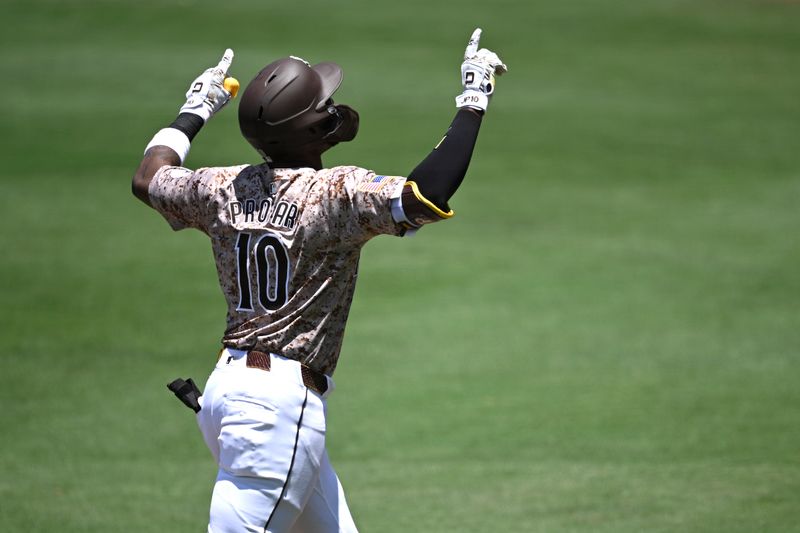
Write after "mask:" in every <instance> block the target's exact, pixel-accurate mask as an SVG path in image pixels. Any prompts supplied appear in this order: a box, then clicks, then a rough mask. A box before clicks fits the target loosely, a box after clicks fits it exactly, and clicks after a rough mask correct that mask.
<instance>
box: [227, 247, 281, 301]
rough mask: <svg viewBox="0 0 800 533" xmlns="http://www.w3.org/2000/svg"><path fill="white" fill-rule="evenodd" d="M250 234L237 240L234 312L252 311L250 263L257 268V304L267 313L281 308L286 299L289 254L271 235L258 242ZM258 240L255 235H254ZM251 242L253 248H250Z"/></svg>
mask: <svg viewBox="0 0 800 533" xmlns="http://www.w3.org/2000/svg"><path fill="white" fill-rule="evenodd" d="M252 237H253V236H252V234H250V233H240V234H239V238H238V239H237V240H236V274H237V281H238V282H239V305H238V307H237V308H236V310H237V311H253V290H252V288H251V283H250V266H251V263H254V264H255V267H256V294H257V295H258V303H259V304H260V305H261V307H263V308H264V309H266V310H268V311H275V310H276V309H280V308H281V307H283V306H284V304H285V303H286V301H287V300H288V298H289V296H288V295H289V252H287V251H286V247H285V246H284V245H283V243H282V242H281V241H280V239H278V237H276V236H275V235H273V234H271V233H266V234H263V235H262V236H261V237H260V238H258V239H257V240H255V239H253V238H252ZM257 237H258V236H257ZM251 241H255V242H252V249H251Z"/></svg>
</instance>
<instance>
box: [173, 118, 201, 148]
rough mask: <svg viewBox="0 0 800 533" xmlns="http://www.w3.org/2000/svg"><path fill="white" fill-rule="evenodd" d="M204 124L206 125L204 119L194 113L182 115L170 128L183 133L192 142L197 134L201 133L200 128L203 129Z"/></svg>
mask: <svg viewBox="0 0 800 533" xmlns="http://www.w3.org/2000/svg"><path fill="white" fill-rule="evenodd" d="M203 124H205V123H204V122H203V119H202V118H200V117H199V116H197V115H195V114H194V113H181V114H180V115H178V118H176V119H175V120H174V121H173V122H172V124H170V125H169V127H170V128H175V129H176V130H178V131H182V132H183V133H184V135H186V136H187V137H188V138H189V140H190V141H192V140H194V136H195V135H197V132H199V131H200V128H202V127H203Z"/></svg>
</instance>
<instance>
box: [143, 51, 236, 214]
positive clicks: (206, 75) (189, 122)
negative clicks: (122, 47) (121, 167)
mask: <svg viewBox="0 0 800 533" xmlns="http://www.w3.org/2000/svg"><path fill="white" fill-rule="evenodd" d="M232 61H233V50H231V49H230V48H228V49H227V50H226V51H225V54H224V55H223V56H222V59H221V60H220V61H219V63H218V64H217V65H216V66H214V67H211V68H209V69H207V70H206V71H205V72H203V73H202V74H201V75H200V76H198V77H197V78H196V79H195V80H194V81H193V82H192V84H191V85H190V86H189V90H188V91H187V92H186V103H184V104H183V106H182V107H181V109H180V113H179V115H178V118H176V119H175V120H174V121H173V122H172V124H170V125H169V126H168V127H166V128H164V129H162V130H160V131H159V132H158V133H156V135H155V137H153V139H152V140H151V141H150V143H149V144H148V145H147V147H146V148H145V153H144V157H143V158H142V162H141V163H140V164H139V168H138V169H137V170H136V173H135V174H134V175H133V181H132V184H131V185H132V190H133V194H134V196H136V197H137V198H138V199H139V200H141V201H142V202H144V203H145V204H147V205H151V204H150V196H149V193H148V190H149V188H150V182H151V181H152V180H153V176H155V174H156V172H158V169H160V168H161V167H163V166H177V165H182V164H183V161H184V160H185V159H186V156H187V155H188V153H189V148H190V146H191V142H192V140H193V139H194V136H195V135H197V133H198V132H199V131H200V128H202V127H203V125H204V124H205V123H206V122H207V121H208V120H209V119H210V118H211V117H212V116H214V114H215V113H216V112H217V111H219V110H220V109H222V108H223V107H224V106H225V104H227V103H228V101H230V99H231V97H232V96H236V92H237V91H238V90H239V82H238V81H236V79H235V78H229V77H227V75H228V69H229V68H230V66H231V62H232Z"/></svg>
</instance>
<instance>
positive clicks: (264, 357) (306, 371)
mask: <svg viewBox="0 0 800 533" xmlns="http://www.w3.org/2000/svg"><path fill="white" fill-rule="evenodd" d="M247 366H248V367H249V368H259V369H261V370H266V371H267V372H269V369H270V366H271V359H270V357H269V354H268V353H266V352H259V351H258V350H250V351H249V352H247ZM300 374H301V375H302V376H303V384H304V385H305V386H306V387H308V388H309V389H311V390H313V391H315V392H317V393H318V394H320V395H322V394H325V393H326V392H327V391H328V377H327V376H326V375H325V374H323V373H322V372H318V371H317V370H314V369H313V368H310V367H307V366H306V365H304V364H303V363H300Z"/></svg>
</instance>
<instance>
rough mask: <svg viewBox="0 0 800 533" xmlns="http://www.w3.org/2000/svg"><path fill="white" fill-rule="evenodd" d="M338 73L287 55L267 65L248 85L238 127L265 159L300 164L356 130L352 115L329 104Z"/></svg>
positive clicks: (330, 67) (336, 67) (334, 68)
mask: <svg viewBox="0 0 800 533" xmlns="http://www.w3.org/2000/svg"><path fill="white" fill-rule="evenodd" d="M342 77H343V76H342V69H341V67H339V65H337V64H336V63H331V62H325V63H319V64H317V65H314V66H313V67H312V66H311V65H310V64H309V63H307V62H306V61H304V60H302V59H300V58H298V57H294V56H290V57H287V58H284V59H280V60H278V61H275V62H274V63H270V64H269V65H267V66H266V67H264V68H263V69H262V70H261V72H259V73H258V75H256V77H255V78H254V79H253V81H251V82H250V83H249V84H248V85H247V88H246V89H245V90H244V94H242V97H241V100H240V102H239V129H240V130H241V131H242V135H244V137H245V139H247V141H248V142H249V143H250V144H251V145H253V148H255V149H256V150H257V151H258V153H260V154H261V155H262V156H263V157H264V159H266V160H267V161H270V160H275V161H281V160H291V161H297V160H304V159H308V158H309V156H311V157H317V158H318V157H319V154H321V153H322V152H324V151H325V150H327V149H328V148H330V147H331V146H334V145H336V144H337V143H339V142H342V141H350V140H352V139H353V138H354V137H355V136H356V133H357V131H358V113H356V112H355V110H353V109H351V108H350V107H347V106H343V105H334V103H333V100H332V99H331V97H332V96H333V93H334V92H336V89H338V88H339V85H340V84H341V83H342Z"/></svg>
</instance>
